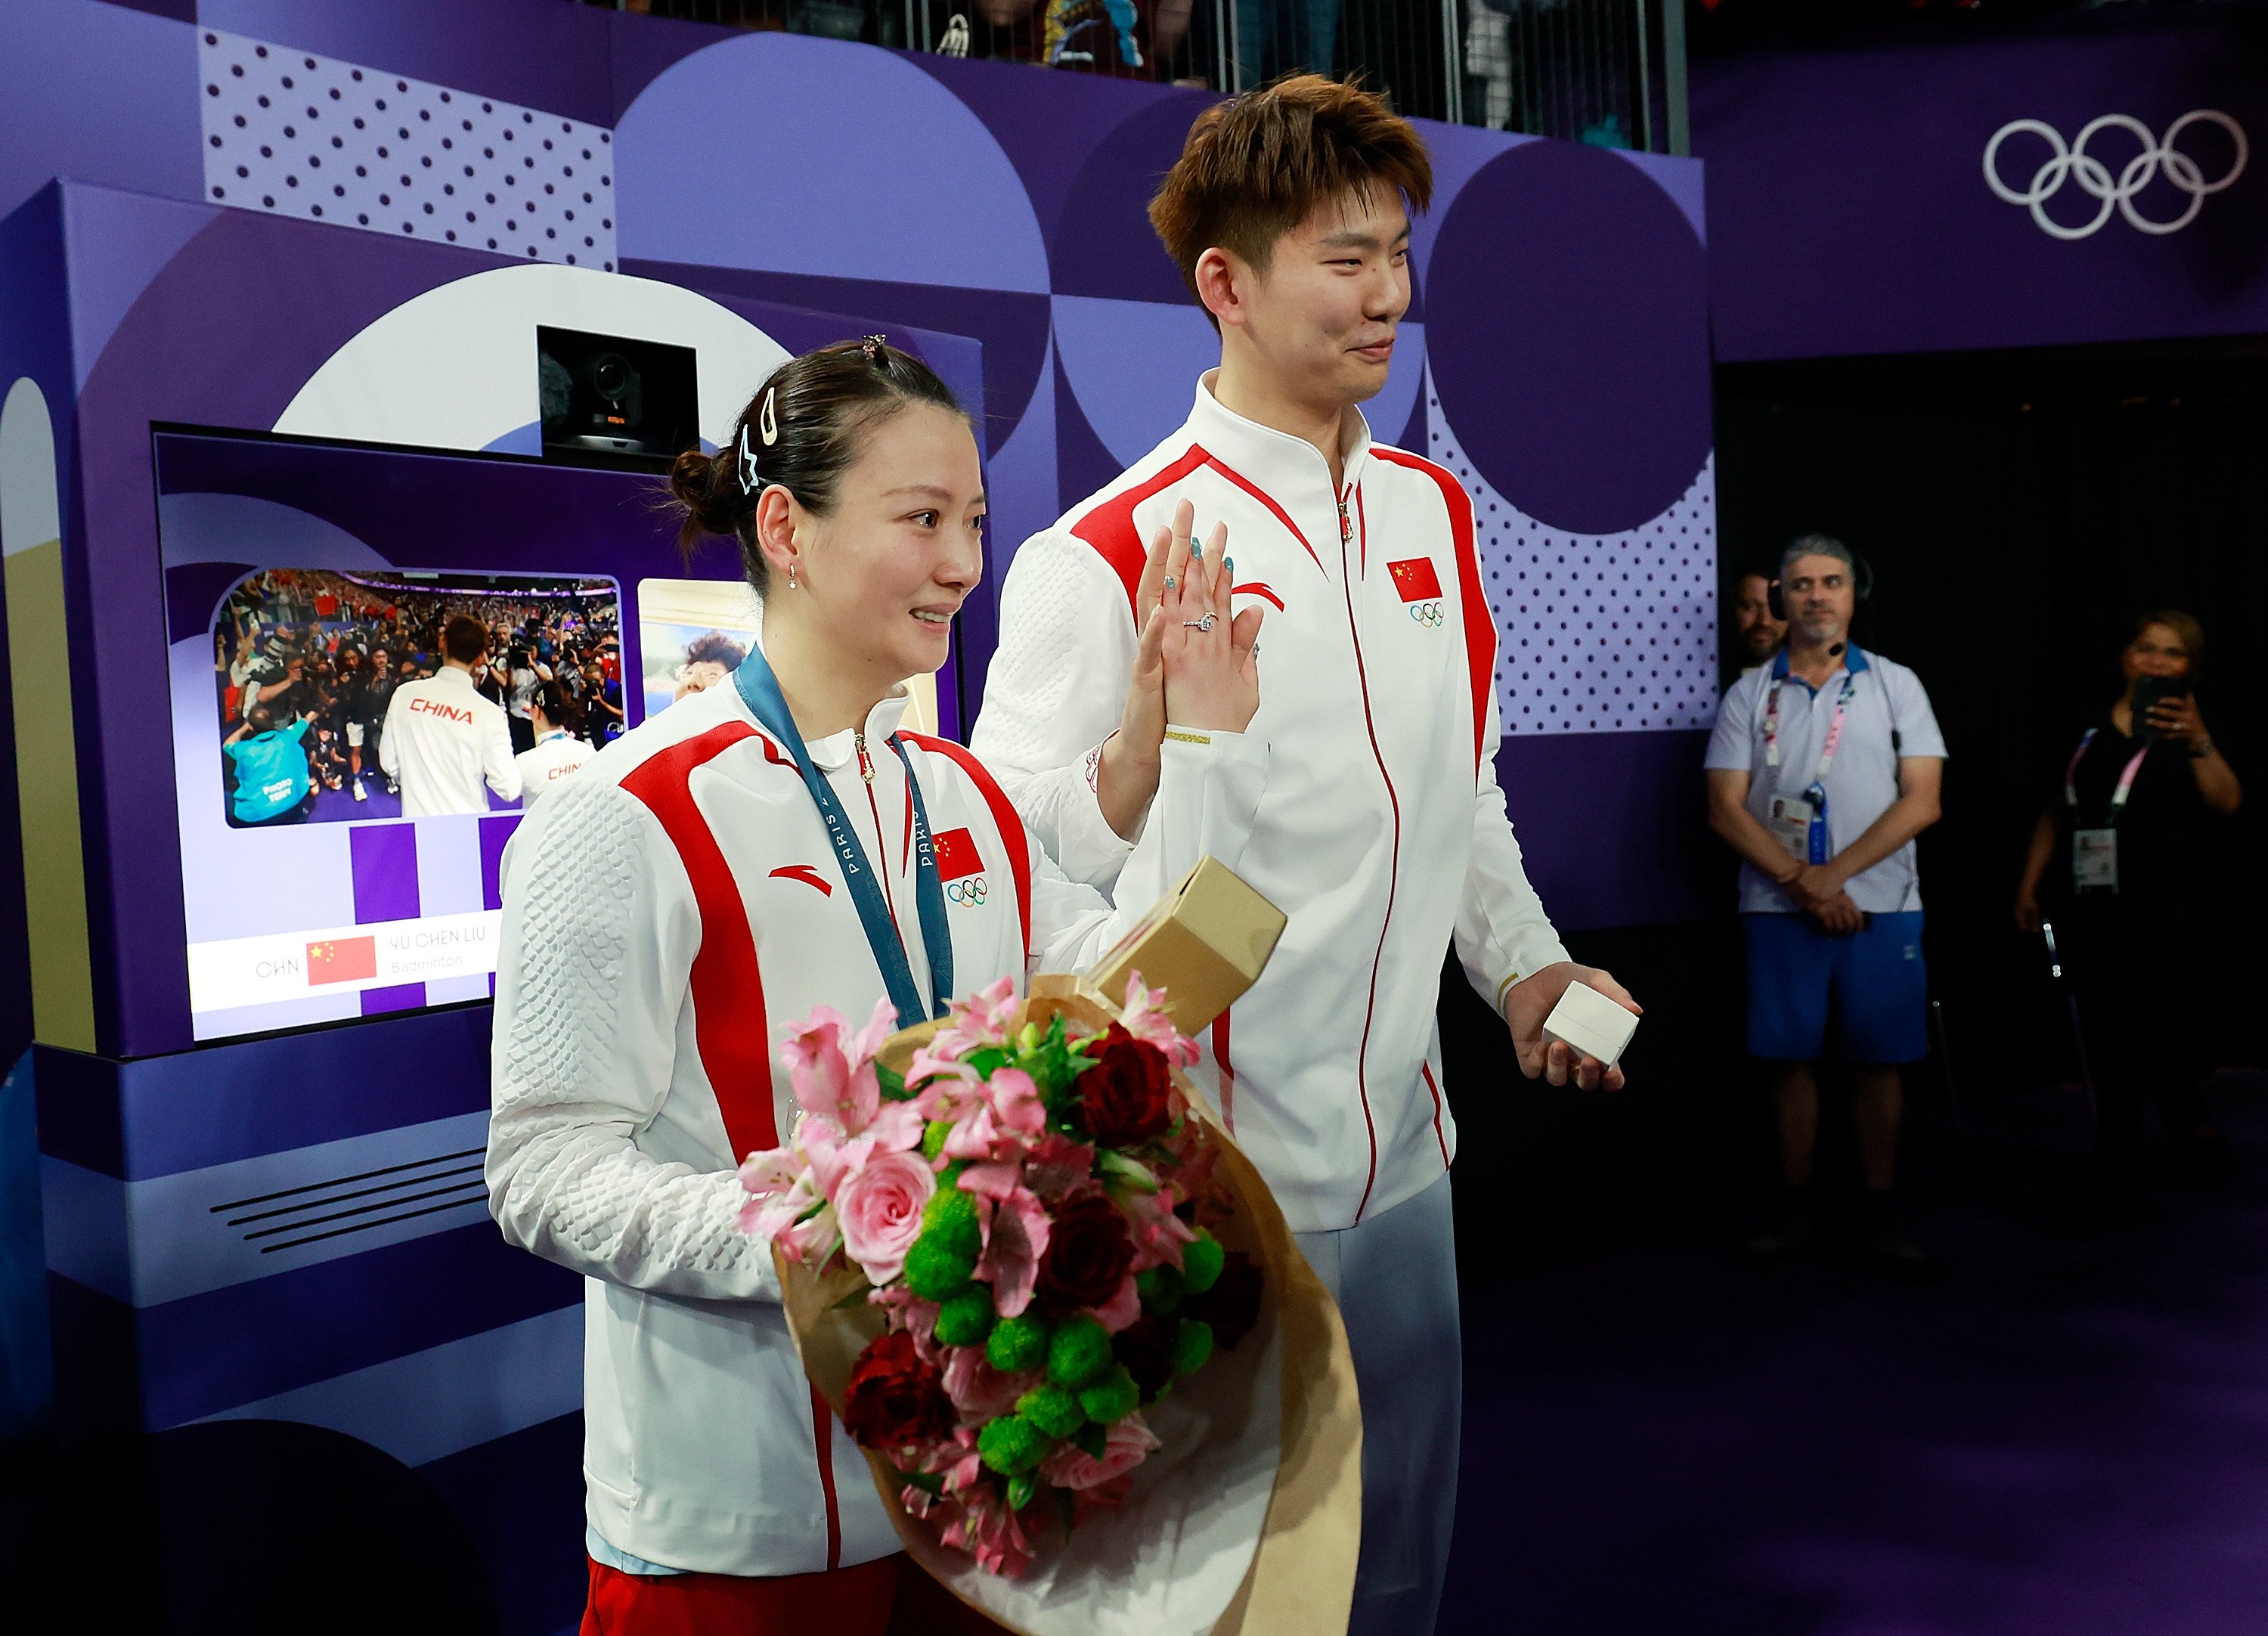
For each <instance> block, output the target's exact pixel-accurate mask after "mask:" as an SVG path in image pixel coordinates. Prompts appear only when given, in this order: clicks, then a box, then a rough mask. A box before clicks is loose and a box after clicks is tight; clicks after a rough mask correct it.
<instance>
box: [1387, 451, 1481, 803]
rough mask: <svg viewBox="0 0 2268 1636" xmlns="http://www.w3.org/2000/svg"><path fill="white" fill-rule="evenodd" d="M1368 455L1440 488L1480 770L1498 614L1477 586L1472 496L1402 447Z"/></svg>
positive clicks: (1475, 766)
mask: <svg viewBox="0 0 2268 1636" xmlns="http://www.w3.org/2000/svg"><path fill="white" fill-rule="evenodd" d="M1370 452H1371V453H1372V454H1373V456H1374V457H1376V458H1377V459H1379V460H1381V461H1385V462H1386V463H1387V464H1388V465H1389V466H1406V467H1408V468H1410V470H1411V471H1418V472H1423V473H1425V475H1427V476H1428V477H1431V478H1432V480H1433V481H1434V482H1435V483H1438V484H1439V485H1440V490H1441V500H1442V503H1443V504H1444V505H1447V507H1448V511H1449V540H1450V543H1451V545H1452V546H1453V547H1454V549H1455V551H1456V554H1457V601H1459V602H1460V603H1462V605H1463V607H1464V610H1465V667H1466V669H1467V671H1468V672H1469V674H1470V677H1471V681H1472V689H1473V771H1474V772H1475V774H1476V775H1477V774H1478V773H1479V771H1480V766H1481V746H1482V743H1483V741H1484V740H1485V739H1486V738H1487V736H1488V702H1489V689H1491V688H1492V687H1493V686H1495V684H1496V616H1495V615H1493V614H1492V613H1491V612H1490V611H1489V602H1488V593H1487V591H1486V590H1484V589H1483V588H1482V586H1481V559H1480V551H1479V549H1478V547H1477V546H1476V544H1475V543H1474V541H1473V497H1472V496H1470V495H1469V494H1467V493H1466V492H1465V491H1464V489H1463V488H1462V486H1461V485H1460V484H1459V483H1458V482H1457V480H1456V478H1454V476H1452V475H1450V474H1449V472H1448V470H1447V468H1444V467H1440V466H1436V465H1435V464H1434V463H1433V462H1432V461H1429V460H1425V459H1424V458H1422V457H1421V456H1418V455H1416V454H1410V453H1405V452H1404V451H1403V450H1401V449H1387V448H1380V447H1377V446H1373V447H1372V449H1371V451H1370Z"/></svg>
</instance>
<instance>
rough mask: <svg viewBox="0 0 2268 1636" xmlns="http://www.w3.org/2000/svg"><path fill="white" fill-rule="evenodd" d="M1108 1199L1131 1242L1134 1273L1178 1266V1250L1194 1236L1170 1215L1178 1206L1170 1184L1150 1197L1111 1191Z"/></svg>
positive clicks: (1176, 1193) (1177, 1193) (1186, 1225)
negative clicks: (1121, 1214)
mask: <svg viewBox="0 0 2268 1636" xmlns="http://www.w3.org/2000/svg"><path fill="white" fill-rule="evenodd" d="M1111 1198H1113V1199H1115V1200H1116V1203H1117V1205H1118V1208H1119V1209H1120V1210H1122V1211H1123V1212H1125V1215H1126V1227H1127V1230H1128V1232H1129V1234H1130V1235H1131V1236H1132V1238H1133V1240H1134V1271H1137V1272H1147V1271H1149V1270H1150V1269H1151V1268H1152V1267H1154V1266H1158V1265H1160V1264H1163V1265H1167V1266H1172V1267H1176V1268H1177V1267H1179V1266H1180V1265H1181V1264H1182V1245H1184V1244H1186V1243H1189V1242H1190V1241H1192V1240H1193V1239H1195V1238H1196V1237H1197V1229H1196V1228H1195V1227H1191V1226H1190V1225H1189V1223H1188V1222H1186V1221H1184V1220H1182V1219H1181V1217H1179V1216H1178V1215H1176V1214H1175V1213H1174V1208H1175V1205H1179V1204H1180V1203H1181V1202H1182V1197H1181V1190H1179V1189H1178V1188H1176V1187H1175V1186H1174V1185H1173V1184H1172V1183H1166V1184H1164V1185H1163V1186H1160V1188H1159V1189H1158V1190H1157V1191H1155V1192H1152V1193H1145V1192H1141V1191H1138V1190H1135V1189H1132V1188H1127V1189H1123V1190H1117V1191H1114V1192H1113V1193H1112V1194H1111Z"/></svg>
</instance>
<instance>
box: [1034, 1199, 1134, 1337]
mask: <svg viewBox="0 0 2268 1636" xmlns="http://www.w3.org/2000/svg"><path fill="white" fill-rule="evenodd" d="M1133 1264H1134V1241H1133V1239H1132V1237H1131V1236H1130V1235H1129V1234H1128V1233H1127V1231H1126V1218H1125V1217H1124V1216H1123V1215H1121V1214H1119V1213H1118V1206H1117V1205H1114V1204H1112V1203H1111V1202H1110V1201H1109V1199H1108V1198H1104V1197H1103V1196H1102V1195H1101V1194H1100V1193H1089V1194H1087V1195H1086V1197H1085V1198H1074V1199H1072V1200H1071V1202H1070V1203H1068V1204H1065V1205H1060V1206H1058V1207H1057V1211H1056V1214H1055V1220H1054V1221H1053V1222H1051V1223H1050V1224H1049V1227H1048V1253H1047V1254H1046V1255H1045V1256H1042V1257H1041V1259H1040V1278H1039V1283H1038V1285H1037V1286H1036V1287H1037V1289H1038V1292H1039V1297H1040V1299H1041V1300H1042V1301H1046V1302H1048V1303H1049V1305H1050V1306H1053V1307H1055V1308H1058V1309H1059V1310H1064V1311H1071V1310H1076V1309H1078V1308H1081V1307H1100V1306H1101V1305H1102V1304H1103V1303H1104V1302H1105V1301H1108V1300H1109V1299H1110V1298H1111V1297H1112V1296H1114V1295H1116V1293H1118V1288H1119V1286H1120V1285H1122V1284H1123V1283H1125V1282H1126V1270H1127V1269H1128V1268H1129V1267H1130V1266H1132V1265H1133Z"/></svg>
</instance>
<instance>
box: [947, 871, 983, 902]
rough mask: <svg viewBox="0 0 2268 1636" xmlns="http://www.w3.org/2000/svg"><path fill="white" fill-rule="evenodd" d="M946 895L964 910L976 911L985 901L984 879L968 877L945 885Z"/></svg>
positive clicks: (981, 876)
mask: <svg viewBox="0 0 2268 1636" xmlns="http://www.w3.org/2000/svg"><path fill="white" fill-rule="evenodd" d="M945 895H946V897H947V898H948V899H950V900H951V901H952V902H954V903H957V904H959V905H960V906H961V908H963V909H974V908H976V906H977V905H978V904H979V903H983V901H984V877H983V875H966V876H963V877H962V878H961V880H958V881H946V883H945Z"/></svg>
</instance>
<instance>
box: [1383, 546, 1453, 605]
mask: <svg viewBox="0 0 2268 1636" xmlns="http://www.w3.org/2000/svg"><path fill="white" fill-rule="evenodd" d="M1386 571H1387V572H1388V573H1389V574H1392V575H1393V576H1394V588H1395V590H1396V591H1399V592H1400V593H1402V600H1403V601H1405V602H1427V601H1432V600H1433V599H1434V598H1435V597H1438V596H1440V594H1441V576H1440V575H1439V574H1437V573H1435V572H1434V571H1433V559H1432V557H1430V556H1405V557H1403V559H1402V560H1401V561H1400V562H1398V563H1388V564H1387V565H1386Z"/></svg>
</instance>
